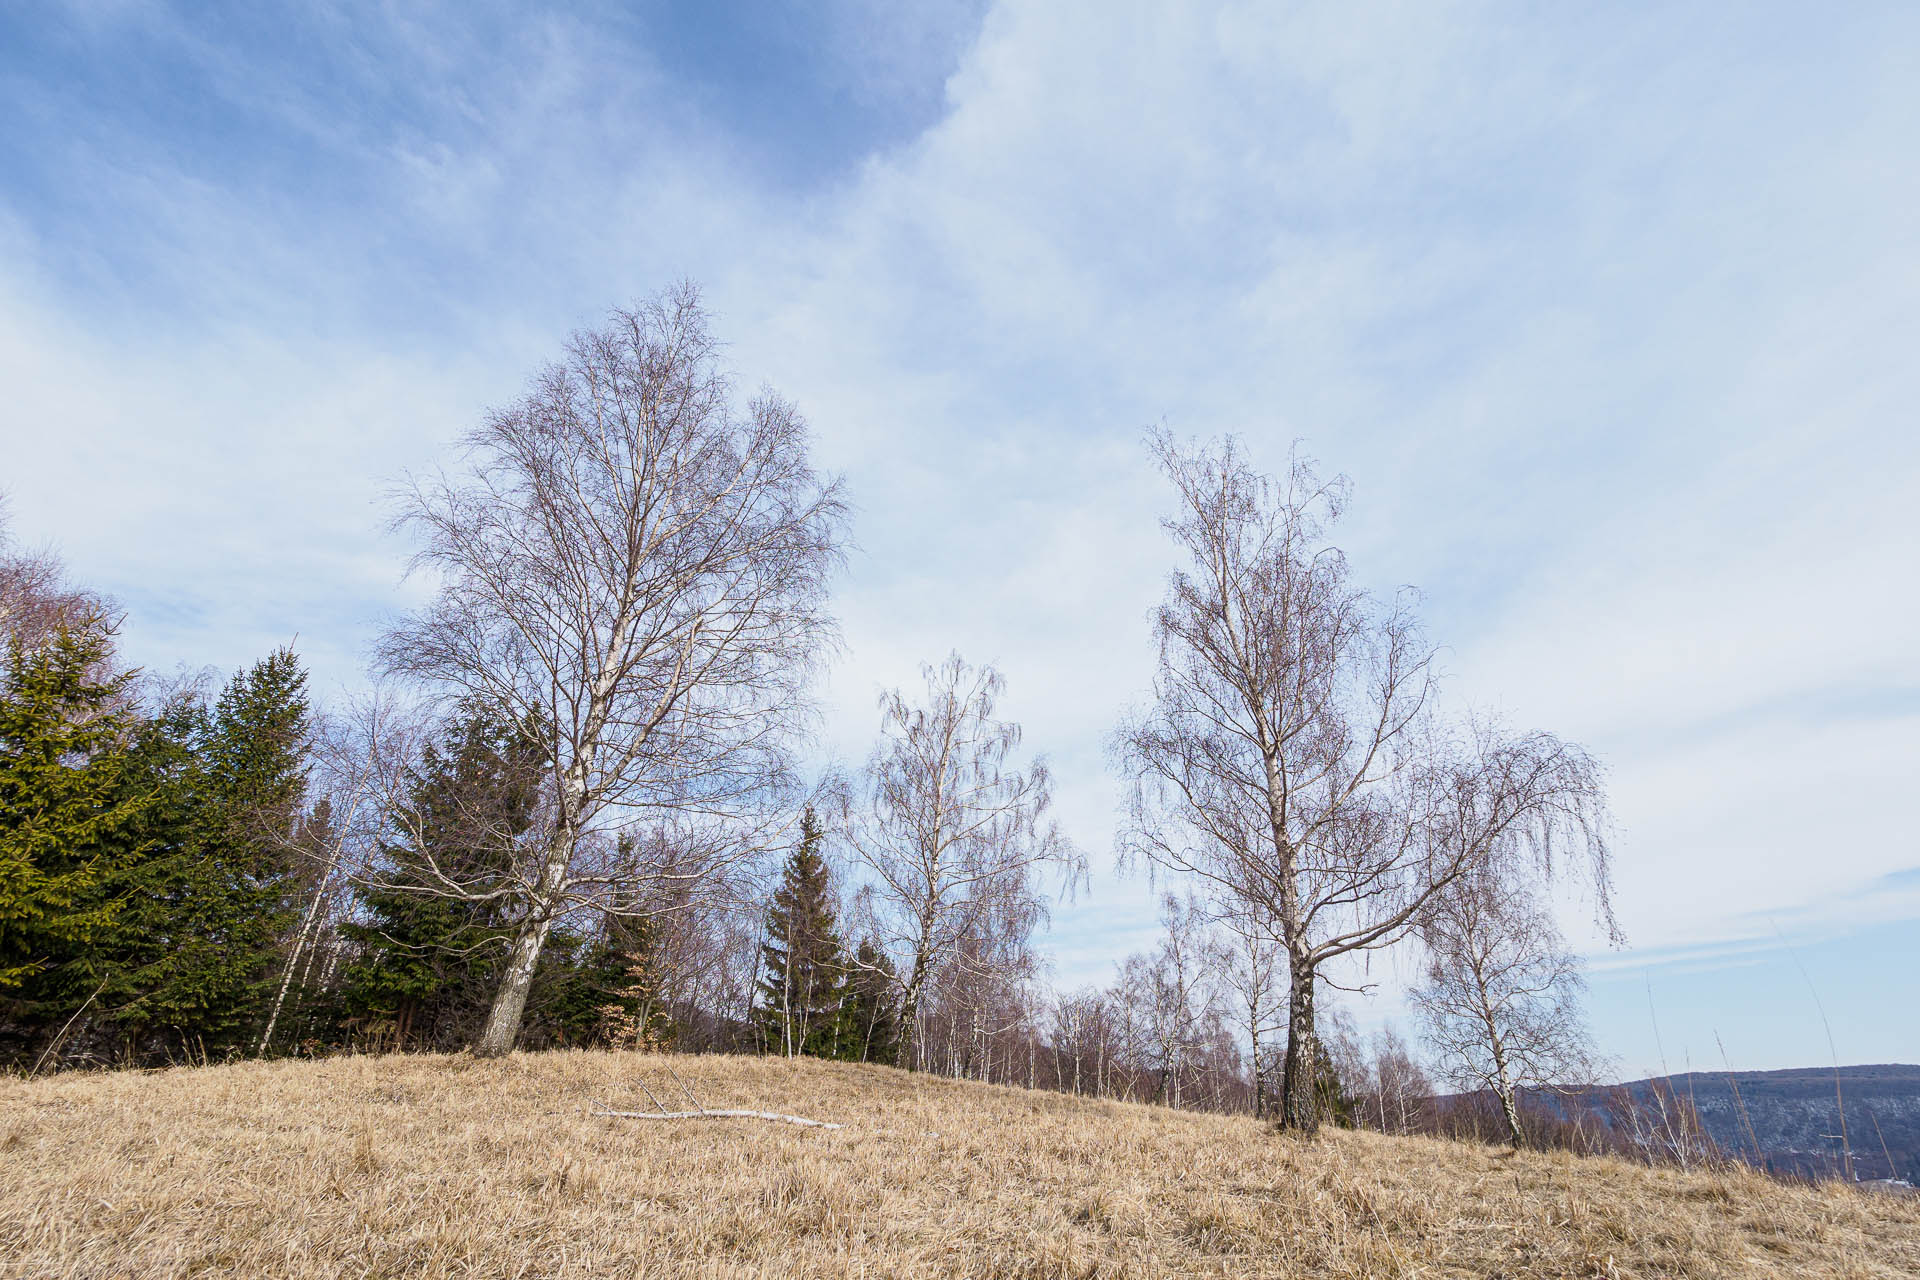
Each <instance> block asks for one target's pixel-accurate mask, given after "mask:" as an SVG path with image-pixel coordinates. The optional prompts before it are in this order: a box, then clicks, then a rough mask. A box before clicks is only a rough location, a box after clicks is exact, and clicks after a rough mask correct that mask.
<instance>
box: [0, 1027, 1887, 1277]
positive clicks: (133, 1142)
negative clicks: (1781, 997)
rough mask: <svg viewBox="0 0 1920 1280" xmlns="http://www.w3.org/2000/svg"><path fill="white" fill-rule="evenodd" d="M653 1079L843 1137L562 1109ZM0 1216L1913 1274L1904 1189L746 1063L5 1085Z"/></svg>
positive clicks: (88, 1262) (1205, 1259)
mask: <svg viewBox="0 0 1920 1280" xmlns="http://www.w3.org/2000/svg"><path fill="white" fill-rule="evenodd" d="M667 1062H671V1065H672V1066H673V1067H674V1068H675V1069H676V1070H678V1071H679V1073H680V1074H681V1076H682V1077H684V1078H685V1079H686V1080H687V1081H688V1083H690V1084H691V1085H692V1086H693V1088H694V1090H695V1091H696V1092H697V1093H699V1094H700V1096H701V1101H703V1102H704V1103H706V1104H707V1105H708V1106H710V1107H721V1106H725V1107H747V1108H754V1109H761V1110H773V1111H797V1112H800V1113H802V1114H805V1115H811V1116H815V1117H818V1118H821V1119H827V1120H837V1121H841V1122H843V1123H845V1125H846V1126H847V1127H846V1128H845V1129H843V1130H840V1131H838V1132H825V1131H822V1130H819V1129H803V1128H799V1127H796V1126H792V1125H779V1124H768V1123H764V1122H761V1121H757V1120H717V1121H687V1122H669V1123H654V1122H643V1121H632V1120H615V1119H606V1118H599V1117H594V1116H591V1115H589V1114H587V1112H588V1106H589V1102H590V1100H593V1099H604V1100H605V1101H607V1102H610V1103H612V1104H613V1105H614V1106H615V1107H635V1108H645V1107H646V1106H647V1105H648V1104H647V1102H646V1099H645V1095H644V1094H642V1093H641V1091H640V1090H639V1089H638V1088H637V1087H635V1085H634V1084H633V1083H632V1082H633V1081H634V1080H635V1079H636V1078H640V1077H645V1078H646V1079H648V1080H649V1082H650V1083H652V1084H653V1087H654V1089H655V1090H656V1092H658V1091H660V1089H661V1086H662V1084H669V1083H670V1082H669V1080H668V1076H667V1073H666V1070H665V1066H664V1064H665V1063H667ZM661 1096H662V1099H663V1100H668V1095H666V1094H665V1093H662V1095H661ZM0 1197H3V1198H0V1275H4V1276H7V1277H15V1276H20V1277H26V1276H33V1277H40V1276H62V1277H107V1276H123V1275H125V1276H207V1275H223V1276H248V1277H253V1276H262V1277H264V1276H338V1275H352V1276H360V1275H378V1276H420V1277H440V1276H529V1277H531V1276H587V1275H608V1276H685V1275H702V1276H920V1275H926V1276H981V1277H985V1276H1202V1275H1220V1276H1431V1275H1476V1276H1478V1275H1487V1276H1495V1275H1497V1276H1514V1277H1517V1276H1590V1275H1591V1276H1609V1275H1620V1276H1649V1277H1651V1276H1661V1277H1666V1276H1675V1277H1680V1276H1736V1275H1762V1274H1791V1275H1808V1276H1814V1275H1819V1276H1859V1277H1868V1276H1887V1277H1895V1276H1898V1277H1912V1276H1916V1275H1920V1199H1909V1200H1895V1199H1891V1198H1886V1197H1880V1196H1874V1195H1870V1194H1866V1193H1861V1192H1856V1191H1852V1190H1849V1189H1846V1188H1842V1187H1823V1188H1818V1189H1815V1188H1806V1187H1787V1186H1781V1185H1778V1184H1775V1183H1771V1182H1768V1181H1766V1180H1764V1179H1762V1178H1759V1177H1755V1176H1752V1175H1748V1174H1731V1175H1718V1174H1681V1173H1675V1172H1668V1171H1663V1170H1647V1169H1642V1168H1638V1167H1635V1166H1631V1165H1627V1164H1622V1163H1618V1162H1614V1161H1608V1160H1582V1159H1575V1158H1573V1157H1570V1156H1560V1155H1535V1154H1526V1153H1523V1154H1519V1155H1513V1156H1505V1157H1504V1158H1503V1154H1502V1153H1500V1152H1496V1151H1494V1150H1491V1149H1488V1148H1484V1147H1478V1146H1469V1145H1463V1144H1455V1143H1447V1142H1438V1141H1428V1140H1424V1139H1389V1138H1382V1137H1377V1136H1373V1135H1369V1134H1354V1133H1329V1134H1326V1135H1324V1136H1323V1137H1321V1138H1320V1139H1318V1140H1315V1141H1310V1142H1303V1141H1298V1140H1294V1139H1290V1138H1284V1137H1278V1136H1275V1135H1273V1134H1272V1133H1270V1132H1268V1131H1267V1130H1265V1129H1264V1128H1263V1127H1262V1126H1261V1125H1259V1124H1257V1123H1255V1122H1254V1121H1252V1120H1250V1119H1244V1118H1233V1117H1222V1116H1201V1115H1192V1114H1186V1113H1179V1112H1173V1111H1167V1110H1163V1109H1159V1108H1153V1107H1144V1106H1130V1105H1123V1104H1118V1103H1104V1102H1084V1101H1078V1100H1075V1099H1071V1098H1064V1097H1059V1096H1056V1095H1052V1094H1045V1093H1027V1092H1024V1091H1021V1090H1016V1089H1002V1088H993V1087H988V1086H983V1085H975V1084H967V1083H957V1082H952V1081H946V1080H940V1079H929V1078H925V1077H915V1076H911V1075H908V1074H905V1073H903V1072H898V1071H893V1070H889V1069H886V1068H881V1067H859V1066H848V1065H841V1064H832V1063H816V1062H800V1063H788V1062H784V1061H780V1060H777V1059H751V1058H673V1059H670V1060H669V1059H660V1058H652V1057H647V1056H643V1055H637V1054H610V1053H571V1054H553V1055H533V1056H517V1057H514V1058H510V1059H507V1060H505V1061H501V1062H478V1061H473V1060H470V1059H465V1058H444V1057H432V1058H345V1059H336V1060H332V1061H326V1062H319V1063H299V1062H279V1063H265V1064H257V1063H248V1064H243V1065H238V1066H230V1067H215V1068H210V1069H200V1070H180V1071H169V1072H162V1073H154V1074H111V1075H73V1076H65V1077H59V1078H54V1079H46V1080H37V1081H22V1080H18V1079H13V1080H7V1081H4V1082H0Z"/></svg>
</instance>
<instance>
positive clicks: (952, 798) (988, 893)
mask: <svg viewBox="0 0 1920 1280" xmlns="http://www.w3.org/2000/svg"><path fill="white" fill-rule="evenodd" d="M922 674H923V675H924V677H925V680H926V694H925V700H924V701H923V702H920V703H917V704H916V703H913V702H910V701H909V700H908V698H907V695H906V694H904V693H902V692H901V691H899V690H897V689H896V690H892V691H889V692H887V693H885V694H883V695H882V696H881V699H880V709H881V743H880V745H879V746H878V747H876V748H875V749H874V753H873V756H872V758H871V759H870V760H869V761H868V763H867V766H866V769H865V770H864V772H863V774H862V776H861V777H860V779H859V780H858V783H857V791H856V792H854V793H853V794H850V795H849V796H848V797H847V806H848V807H847V811H846V818H847V821H846V827H847V844H848V847H849V848H850V849H851V851H852V854H853V857H854V858H855V860H856V862H857V863H858V864H859V865H860V866H861V867H862V868H864V869H865V871H866V872H867V873H868V880H869V883H868V885H867V894H866V899H867V904H868V908H869V910H870V911H871V914H872V918H873V925H872V929H873V933H874V935H875V936H876V937H877V938H879V939H880V941H881V942H882V943H883V944H884V945H885V946H886V948H887V949H888V950H889V951H891V952H892V953H893V954H894V955H895V956H897V957H899V958H900V959H901V961H902V963H901V965H900V979H899V981H900V984H901V997H902V1009H901V1020H902V1022H903V1024H904V1025H905V1028H906V1034H907V1036H908V1040H909V1043H908V1045H907V1054H906V1057H907V1061H908V1062H909V1063H910V1064H911V1065H913V1066H915V1067H919V1068H924V1067H925V1066H926V1065H927V1064H926V1062H925V1061H924V1052H923V1051H924V1046H925V1035H924V1030H925V1029H924V1028H923V1027H922V1026H921V1022H922V1017H923V1014H924V1013H925V1001H926V996H927V994H928V984H929V982H930V981H931V979H932V978H933V977H934V976H935V973H936V971H937V970H938V969H939V968H940V967H941V966H942V965H945V964H948V963H951V962H954V961H955V960H957V959H961V958H963V956H962V953H963V951H964V952H966V953H967V954H968V955H969V956H971V955H974V954H976V953H978V954H986V953H982V952H981V951H980V949H979V948H977V947H973V946H970V945H969V944H970V943H974V942H977V941H979V940H981V939H983V938H997V939H998V943H997V947H996V948H994V949H990V950H993V951H997V952H998V953H1003V954H1004V953H1012V954H1018V953H1019V951H1020V950H1021V949H1020V948H1012V947H1009V946H1008V945H1007V943H1008V939H1007V938H1006V936H1005V933H1006V929H1005V928H1004V927H1003V926H1005V925H1006V924H1007V923H1008V922H1013V923H1016V924H1019V923H1022V922H1024V927H1025V928H1026V929H1031V927H1032V924H1033V923H1035V922H1037V921H1038V919H1039V918H1040V914H1041V912H1040V910H1039V909H1040V908H1041V907H1042V906H1043V903H1042V901H1041V899H1040V897H1039V895H1038V894H1037V893H1036V892H1035V890H1034V888H1033V886H1032V881H1031V877H1032V876H1033V875H1034V874H1035V873H1037V872H1039V871H1041V870H1044V869H1047V868H1051V869H1053V870H1055V871H1057V872H1058V873H1059V874H1060V875H1061V876H1062V877H1063V879H1064V880H1065V881H1066V882H1067V883H1068V884H1071V883H1072V882H1073V881H1074V880H1075V878H1077V877H1078V876H1079V875H1080V874H1081V873H1082V871H1083V868H1084V865H1085V860H1084V858H1083V857H1082V855H1081V854H1080V852H1079V851H1078V850H1077V849H1075V848H1074V846H1073V845H1072V844H1071V843H1070V842H1069V841H1068V840H1067V839H1066V837H1064V836H1063V835H1061V833H1060V831H1059V828H1058V827H1057V826H1056V825H1055V824H1054V823H1053V822H1052V820H1051V819H1050V818H1049V817H1048V816H1047V811H1048V809H1049V807H1050V806H1051V804H1052V800H1053V780H1052V777H1051V775H1050V774H1049V773H1048V771H1047V766H1046V762H1045V761H1044V760H1040V759H1035V760H1033V761H1031V762H1030V763H1029V764H1028V765H1027V766H1026V768H1024V769H1022V768H1019V767H1017V766H1016V763H1015V759H1014V756H1015V753H1016V752H1017V751H1018V750H1019V747H1020V726H1019V725H1017V724H1015V723H1013V722H1011V721H1006V720H1001V719H999V718H997V717H996V716H995V714H994V711H995V707H996V704H997V703H998V701H999V698H1000V695H1001V694H1002V692H1003V691H1004V689H1005V681H1004V680H1003V679H1002V677H1001V675H1000V673H999V672H998V671H996V670H994V669H993V668H992V667H991V666H984V667H978V668H976V667H970V666H968V665H967V664H966V662H964V661H963V660H962V659H961V657H960V655H959V654H954V655H952V656H951V657H949V658H948V659H947V660H946V661H945V662H943V663H941V664H940V665H939V666H938V667H934V666H927V667H924V668H922Z"/></svg>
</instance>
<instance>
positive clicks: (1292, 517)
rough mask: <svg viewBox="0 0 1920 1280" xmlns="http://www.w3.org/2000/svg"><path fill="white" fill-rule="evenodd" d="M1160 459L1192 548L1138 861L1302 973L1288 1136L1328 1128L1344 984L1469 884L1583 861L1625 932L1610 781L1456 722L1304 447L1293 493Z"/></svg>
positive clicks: (1559, 751) (1165, 616) (1169, 607)
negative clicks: (1461, 883)
mask: <svg viewBox="0 0 1920 1280" xmlns="http://www.w3.org/2000/svg"><path fill="white" fill-rule="evenodd" d="M1150 447H1151V449H1152V451H1153V454H1154V457H1155V459H1156V460H1157V461H1158V462H1159V464H1160V466H1161V469H1162V470H1163V471H1164V472H1165V473H1166V475H1167V478H1168V479H1169V480H1170V481H1171V482H1172V485H1173V488H1174V492H1175V494H1176V496H1177V500H1178V505H1177V508H1176V513H1175V514H1174V515H1173V516H1172V517H1170V518H1169V519H1167V520H1166V521H1165V522H1164V526H1165V528H1166V530H1167V532H1168V534H1169V535H1170V536H1171V538H1172V539H1173V541H1174V544H1175V546H1176V547H1177V548H1178V550H1179V552H1180V553H1181V563H1180V564H1179V566H1178V567H1177V568H1176V569H1175V571H1174V572H1173V573H1172V575H1171V576H1170V577H1169V579H1168V583H1167V593H1166V598H1165V601H1164V603H1163V604H1162V605H1161V607H1160V608H1159V609H1158V610H1157V611H1156V613H1155V614H1154V620H1153V621H1154V634H1155V638H1156V641H1157V644H1158V650H1159V660H1158V664H1157V667H1156V670H1155V674H1154V681H1153V697H1152V701H1151V703H1150V704H1149V706H1148V707H1147V708H1146V709H1145V710H1144V711H1143V712H1141V713H1139V714H1137V715H1135V716H1133V717H1132V718H1131V719H1129V720H1127V721H1126V722H1124V723H1123V724H1122V726H1121V728H1120V730H1119V732H1118V733H1117V734H1116V735H1115V739H1114V754H1115V756H1116V758H1117V761H1118V763H1119V765H1120V767H1121V769H1122V771H1123V772H1124V773H1125V774H1126V776H1127V777H1128V779H1129V780H1130V782H1131V783H1132V791H1131V802H1130V808H1129V813H1128V821H1127V823H1126V825H1125V827H1124V828H1123V831H1122V834H1121V850H1122V854H1123V857H1126V858H1131V859H1139V860H1142V861H1144V862H1146V863H1147V864H1149V865H1151V866H1156V867H1163V868H1167V869H1170V870H1174V871H1178V872H1182V873H1187V874H1191V875H1193V876H1194V877H1196V878H1197V879H1198V880H1199V881H1200V882H1201V883H1202V884H1203V885H1204V886H1205V887H1206V888H1207V890H1208V893H1209V896H1211V897H1213V898H1214V899H1216V900H1217V901H1218V902H1220V903H1221V904H1222V909H1223V910H1225V911H1227V912H1229V913H1230V914H1232V915H1234V916H1235V917H1236V918H1238V919H1240V920H1241V921H1242V922H1248V921H1251V922H1253V923H1255V924H1257V925H1259V926H1261V927H1264V928H1266V929H1268V930H1269V931H1270V932H1271V935H1272V936H1273V937H1274V939H1275V940H1276V941H1278V942H1279V943H1280V944H1281V945H1282V946H1283V947H1284V949H1285V951H1286V954H1287V958H1288V965H1289V969H1290V971H1291V997H1290V999H1291V1010H1290V1014H1289V1044H1288V1053H1287V1064H1288V1075H1289V1083H1288V1086H1287V1099H1286V1115H1287V1118H1288V1122H1289V1123H1298V1124H1301V1125H1303V1126H1305V1127H1312V1124H1313V1105H1314V1104H1313V1102H1312V1092H1311V1088H1310V1087H1309V1083H1303V1082H1302V1081H1300V1080H1299V1079H1295V1078H1294V1077H1299V1076H1303V1075H1304V1076H1307V1077H1310V1076H1311V1073H1312V1071H1313V1070H1314V1067H1313V1060H1314V1059H1313V1054H1312V1052H1311V1044H1312V1037H1313V1021H1312V1004H1313V992H1314V985H1315V982H1316V980H1317V979H1320V978H1322V977H1324V972H1323V966H1325V965H1326V964H1327V963H1328V962H1329V961H1332V960H1334V959H1336V958H1337V957H1339V956H1342V955H1346V954H1349V953H1352V952H1355V951H1360V950H1364V949H1368V948H1374V947H1381V946H1386V945H1390V944H1392V943H1394V942H1395V941H1397V940H1399V939H1401V938H1403V937H1405V936H1406V935H1407V934H1408V932H1409V931H1410V930H1411V929H1412V928H1413V926H1414V925H1415V923H1416V922H1417V921H1418V920H1419V919H1420V917H1421V915H1422V913H1423V912H1424V911H1425V910H1426V909H1427V907H1428V906H1429V904H1430V903H1431V902H1432V901H1433V899H1434V897H1435V895H1437V894H1439V893H1441V892H1442V891H1444V890H1445V889H1446V887H1447V886H1448V885H1449V884H1451V883H1452V882H1453V881H1455V880H1457V879H1459V878H1460V877H1462V876H1464V875H1467V874H1470V873H1478V872H1483V871H1486V872H1491V871H1492V870H1494V869H1498V868H1518V867H1521V866H1523V865H1527V866H1532V867H1534V868H1537V869H1538V870H1539V871H1541V872H1543V873H1544V872H1547V871H1551V870H1552V869H1553V867H1554V866H1555V863H1556V861H1557V860H1558V859H1560V858H1562V857H1563V856H1566V855H1571V854H1578V855H1580V857H1581V859H1582V860H1583V866H1582V870H1584V871H1586V872H1587V873H1588V875H1589V878H1590V880H1591V882H1592V884H1593V886H1594V888H1595V892H1596V899H1597V901H1598V903H1599V906H1600V912H1601V915H1602V918H1603V919H1604V920H1606V921H1607V922H1608V923H1609V924H1611V920H1612V916H1611V909H1610V905H1609V900H1608V888H1609V881H1608V870H1607V868H1608V856H1609V855H1608V848H1607V841H1606V815H1605V805H1604V791H1603V788H1602V785H1601V780H1600V770H1599V767H1598V765H1597V764H1596V763H1595V762H1594V761H1593V760H1592V759H1591V757H1589V756H1588V755H1587V754H1586V753H1585V752H1584V751H1582V750H1581V749H1580V748H1579V747H1577V746H1575V745H1572V744H1569V743H1565V742H1562V741H1561V740H1560V739H1558V738H1556V737H1555V736H1553V735H1552V734H1548V733H1542V732H1535V733H1529V734H1524V735H1520V736H1517V737H1509V736H1506V735H1503V734H1502V733H1500V732H1499V731H1498V729H1497V727H1496V726H1492V725H1488V724H1476V723H1469V724H1467V725H1466V726H1465V727H1464V728H1453V727H1450V726H1449V725H1448V724H1447V723H1446V722H1445V721H1443V720H1442V719H1441V718H1440V717H1439V716H1438V714H1437V712H1436V709H1435V705H1434V704H1435V693H1436V685H1437V677H1436V673H1435V668H1434V656H1433V650H1432V648H1431V647H1430V646H1429V645H1428V644H1427V643H1426V641H1425V640H1424V638H1423V636H1422V634H1421V630H1420V627H1419V624H1418V621H1417V619H1416V618H1415V616H1414V613H1413V604H1414V599H1413V595H1412V593H1411V592H1405V591H1403V592H1401V593H1399V594H1397V595H1396V596H1395V597H1393V598H1392V599H1390V600H1386V601H1380V600H1376V599H1375V598H1373V597H1372V596H1370V595H1369V594H1368V593H1367V592H1365V591H1363V590H1362V589H1360V588H1359V587H1358V586H1357V585H1356V584H1355V583H1354V581H1353V579H1352V575H1351V572H1350V570H1349V568H1348V566H1347V562H1346V559H1345V557H1344V556H1343V555H1342V554H1341V552H1340V551H1339V549H1338V548H1337V547H1335V546H1334V545H1333V544H1332V543H1331V542H1330V540H1329V534H1330V531H1331V528H1332V526H1333V524H1334V523H1335V522H1336V521H1337V520H1338V518H1339V516H1340V514H1341V511H1342V509H1343V507H1344V505H1345V502H1346V496H1347V484H1346V482H1345V481H1344V480H1341V479H1335V480H1324V479H1322V478H1321V476H1320V475H1319V473H1318V471H1317V470H1316V469H1315V467H1314V465H1313V463H1312V462H1311V461H1310V460H1308V459H1306V458H1304V457H1302V456H1300V455H1299V454H1298V453H1297V452H1296V453H1295V454H1294V455H1293V457H1292V458H1291V459H1290V460H1289V464H1288V468H1287V471H1286V473H1285V475H1284V476H1283V477H1282V478H1280V479H1279V480H1275V479H1272V478H1270V477H1267V476H1263V475H1261V474H1260V473H1258V472H1257V471H1255V470H1254V469H1253V467H1252V466H1251V464H1250V463H1249V462H1248V460H1247V459H1246V457H1245V455H1244V453H1243V452H1242V450H1241V448H1240V446H1239V445H1238V444H1237V443H1236V442H1235V441H1234V440H1232V439H1231V438H1229V439H1227V440H1225V441H1222V442H1219V443H1216V444H1211V445H1190V444H1186V443H1183V442H1181V441H1178V440H1176V439H1174V438H1173V437H1172V436H1169V435H1167V434H1164V433H1160V434H1156V435H1154V436H1153V437H1152V438H1151V440H1150Z"/></svg>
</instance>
